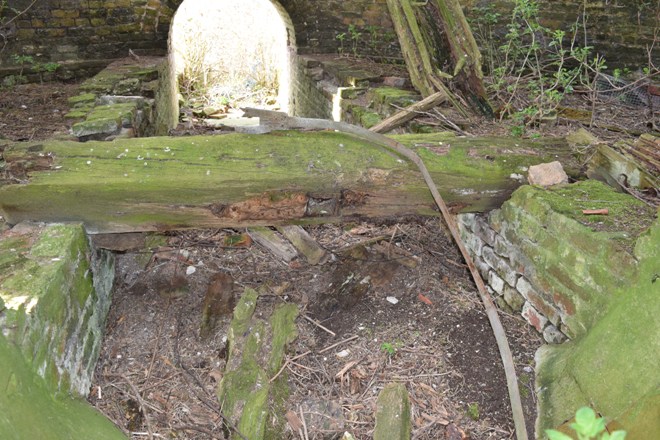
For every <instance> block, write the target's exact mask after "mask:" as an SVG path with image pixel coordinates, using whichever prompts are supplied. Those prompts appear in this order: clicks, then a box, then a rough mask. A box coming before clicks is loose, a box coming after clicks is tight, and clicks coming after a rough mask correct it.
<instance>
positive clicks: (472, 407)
mask: <svg viewBox="0 0 660 440" xmlns="http://www.w3.org/2000/svg"><path fill="white" fill-rule="evenodd" d="M467 415H468V417H469V418H471V419H472V420H474V421H475V422H476V421H477V420H479V404H478V403H470V404H469V405H468V408H467Z"/></svg>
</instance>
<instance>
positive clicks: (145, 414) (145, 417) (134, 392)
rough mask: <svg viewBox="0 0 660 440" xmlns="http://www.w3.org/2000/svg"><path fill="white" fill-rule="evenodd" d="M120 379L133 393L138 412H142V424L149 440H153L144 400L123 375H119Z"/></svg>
mask: <svg viewBox="0 0 660 440" xmlns="http://www.w3.org/2000/svg"><path fill="white" fill-rule="evenodd" d="M121 378H122V379H123V380H124V382H126V383H127V384H128V386H129V387H130V388H131V390H132V391H133V394H135V398H136V399H137V401H138V404H139V405H140V410H142V415H143V416H144V424H145V425H146V426H147V431H148V433H149V440H153V438H154V433H153V431H152V430H151V419H149V413H148V412H147V405H145V403H144V400H142V396H141V395H140V391H138V389H137V388H136V387H135V385H133V382H131V380H130V379H129V378H128V377H127V376H126V375H124V374H122V375H121Z"/></svg>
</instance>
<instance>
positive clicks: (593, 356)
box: [536, 220, 660, 438]
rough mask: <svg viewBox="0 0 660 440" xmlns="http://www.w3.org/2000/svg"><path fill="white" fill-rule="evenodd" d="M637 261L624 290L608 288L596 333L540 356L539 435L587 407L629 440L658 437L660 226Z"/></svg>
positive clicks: (641, 243) (643, 242)
mask: <svg viewBox="0 0 660 440" xmlns="http://www.w3.org/2000/svg"><path fill="white" fill-rule="evenodd" d="M634 255H635V258H636V259H637V260H638V261H639V267H638V270H637V271H636V272H635V273H634V274H631V276H630V278H629V280H628V283H627V284H626V285H625V286H615V285H611V284H610V285H606V286H604V288H605V290H606V291H607V293H608V294H609V296H610V297H611V303H610V305H609V307H608V308H607V311H606V313H604V314H602V315H601V316H600V318H599V319H598V320H597V321H596V322H595V323H594V324H593V326H592V327H591V328H590V330H589V331H588V332H587V333H586V334H584V335H583V336H582V337H580V338H578V339H575V340H573V341H571V342H568V343H565V344H563V345H561V346H556V345H551V346H544V347H542V348H541V349H540V350H539V352H538V353H537V356H536V358H537V359H536V360H537V384H536V386H537V389H539V390H540V392H539V419H538V421H537V433H539V432H542V430H543V429H547V428H554V427H557V426H559V425H561V424H562V423H563V422H564V421H565V420H568V419H570V418H571V416H572V415H573V414H574V412H575V410H576V409H577V408H578V407H580V406H583V405H589V406H592V407H593V408H594V409H595V410H596V411H597V412H599V413H601V414H602V415H603V416H604V417H605V418H606V419H607V420H608V422H610V424H611V426H613V427H615V428H616V429H625V430H626V431H628V437H627V438H652V437H653V434H652V433H653V432H656V433H657V432H660V418H658V417H657V415H658V413H660V393H659V391H658V390H659V389H660V376H658V365H660V322H659V321H658V319H657V317H658V316H659V314H660V301H658V298H659V297H660V282H658V281H657V278H658V274H660V220H656V221H655V223H654V224H653V226H652V227H651V228H650V229H649V230H648V231H647V232H645V233H644V234H642V235H641V236H640V237H639V239H638V240H637V242H636V244H635V248H634ZM612 264H616V262H614V263H612Z"/></svg>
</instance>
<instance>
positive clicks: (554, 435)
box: [545, 429, 573, 440]
mask: <svg viewBox="0 0 660 440" xmlns="http://www.w3.org/2000/svg"><path fill="white" fill-rule="evenodd" d="M545 435H547V436H548V438H549V439H550V440H573V439H572V438H571V437H569V436H567V435H566V434H564V433H563V432H559V431H556V430H554V429H546V430H545Z"/></svg>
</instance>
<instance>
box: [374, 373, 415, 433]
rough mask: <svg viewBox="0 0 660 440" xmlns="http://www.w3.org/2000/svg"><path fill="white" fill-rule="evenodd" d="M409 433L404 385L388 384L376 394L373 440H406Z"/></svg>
mask: <svg viewBox="0 0 660 440" xmlns="http://www.w3.org/2000/svg"><path fill="white" fill-rule="evenodd" d="M411 433H412V424H411V420H410V399H409V397H408V391H407V390H406V387H405V385H404V384H401V383H390V384H388V385H386V386H385V388H383V390H382V391H381V392H380V394H378V401H377V402H376V428H375V429H374V440H408V439H410V437H411Z"/></svg>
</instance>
